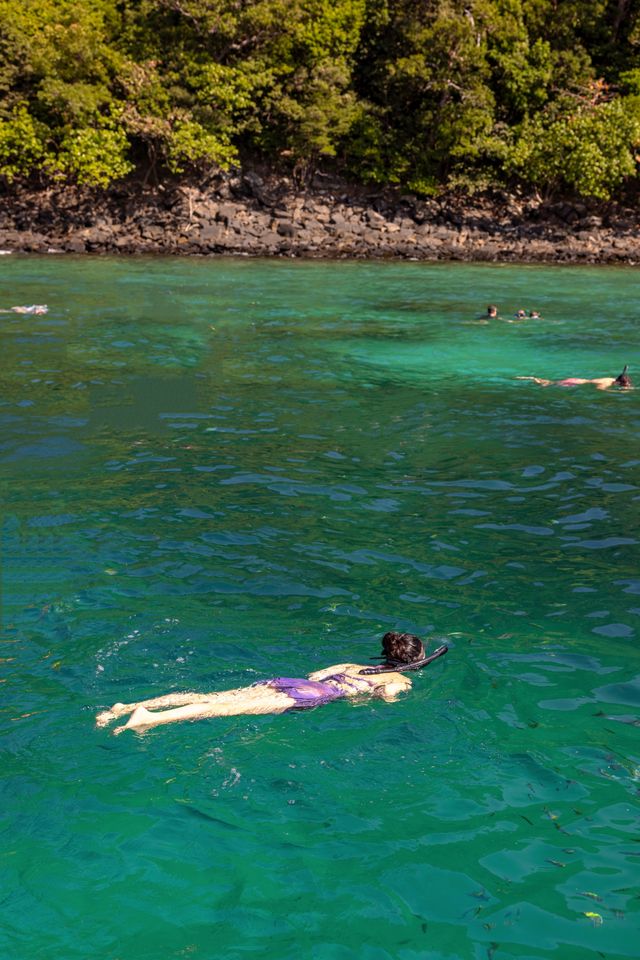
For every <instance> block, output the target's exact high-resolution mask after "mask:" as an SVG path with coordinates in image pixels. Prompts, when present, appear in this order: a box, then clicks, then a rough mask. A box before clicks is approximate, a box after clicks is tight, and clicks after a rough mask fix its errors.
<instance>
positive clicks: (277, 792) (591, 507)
mask: <svg viewBox="0 0 640 960" xmlns="http://www.w3.org/2000/svg"><path fill="white" fill-rule="evenodd" d="M32 303H46V304H48V306H49V311H48V313H46V314H41V315H28V314H27V315H24V314H16V313H2V314H0V343H1V349H2V390H1V392H0V421H1V431H0V483H1V485H2V486H1V490H2V504H3V516H2V570H1V573H2V576H1V585H2V611H1V623H2V647H1V649H0V694H1V697H0V728H1V740H0V744H1V750H2V759H1V764H0V771H1V779H0V785H1V791H2V794H1V796H2V843H1V845H0V858H1V862H2V877H3V883H2V907H1V920H2V922H1V924H0V953H1V956H2V957H3V958H7V960H178V958H179V960H217V958H225V960H250V958H256V960H258V958H259V960H299V958H304V960H469V958H470V960H485V958H488V960H507V958H514V960H515V958H517V960H543V958H545V960H546V958H554V960H584V958H594V960H595V958H602V957H604V958H608V960H619V958H636V957H637V956H638V953H639V946H638V945H639V944H640V842H639V841H640V831H639V822H640V802H639V792H640V744H639V731H638V727H639V726H640V650H639V648H638V630H639V624H640V620H639V618H640V569H639V563H638V559H639V553H638V540H639V534H640V531H639V524H638V517H639V506H640V502H639V501H640V480H639V470H638V467H639V466H640V450H639V446H638V436H639V427H640V389H636V390H630V391H623V390H616V389H613V390H604V391H602V390H597V389H595V388H594V387H593V386H591V385H584V386H580V387H574V388H566V387H559V386H548V387H544V386H541V385H539V384H536V383H534V382H533V381H530V380H518V379H517V378H518V377H521V376H522V377H525V376H539V377H544V378H548V379H562V378H565V377H584V378H593V377H604V376H613V377H615V376H616V375H617V374H618V373H620V371H621V369H622V367H623V365H624V364H626V363H628V364H629V365H630V370H629V372H630V374H631V376H632V377H635V379H636V382H637V384H638V385H639V386H640V349H639V346H640V338H639V327H638V304H639V303H640V273H638V271H637V269H633V268H587V267H585V268H565V267H553V268H551V267H522V266H512V265H466V264H464V265H463V264H451V265H446V264H420V263H347V262H337V263H328V262H322V263H301V262H293V261H277V262H270V261H260V260H257V261H251V260H247V259H237V260H204V259H202V260H197V259H190V260H180V259H135V258H132V259H121V260H119V259H98V258H95V259H94V258H90V257H85V258H77V259H74V258H61V257H56V256H50V257H24V258H18V257H13V256H11V257H9V256H5V257H2V258H1V259H0V307H3V308H5V309H8V308H10V307H11V306H13V305H20V304H32ZM490 303H496V304H497V305H498V307H499V316H498V318H496V319H492V320H490V321H487V320H486V319H484V318H483V314H485V313H486V308H487V305H488V304H490ZM519 308H523V309H525V310H527V311H529V310H531V309H535V310H539V311H540V313H541V314H542V317H541V319H529V320H525V321H523V322H520V323H518V322H513V317H514V314H515V312H516V311H517V310H518V309H519ZM392 629H398V630H403V631H411V632H416V633H418V634H419V635H420V636H422V637H424V638H425V641H426V645H427V648H428V650H431V649H433V648H434V647H435V646H436V645H437V643H439V642H441V641H440V638H442V637H446V638H447V642H448V645H449V653H448V655H447V656H446V657H444V658H441V659H439V660H437V661H436V662H435V663H433V664H432V665H431V666H430V667H428V668H427V669H426V670H424V671H422V672H420V673H416V674H413V675H412V679H413V689H412V690H411V691H410V692H409V693H407V694H404V695H402V696H401V697H399V698H398V699H397V700H396V701H395V702H392V703H387V702H384V701H383V700H379V699H371V698H368V699H352V700H341V701H337V702H335V703H331V704H328V705H326V706H323V707H319V708H317V709H315V710H306V711H293V712H289V713H284V714H281V715H277V716H271V715H267V716H237V717H227V718H217V719H208V720H201V721H199V722H197V723H188V722H187V723H176V724H171V725H167V726H162V727H159V728H157V729H154V730H150V731H148V732H147V733H145V734H142V735H141V734H136V733H133V732H131V731H126V732H125V733H124V734H123V735H122V736H118V737H114V736H113V735H112V734H111V731H110V729H109V728H107V729H96V726H95V715H96V713H97V712H98V711H99V710H104V709H105V708H107V707H109V706H110V705H111V704H113V703H114V702H115V701H121V700H122V701H132V700H140V699H143V698H146V697H153V696H157V695H159V694H164V693H168V692H172V691H184V690H196V691H200V692H204V691H211V690H224V689H226V688H233V687H239V686H245V685H248V684H251V683H254V682H256V681H260V680H265V679H268V678H270V677H275V676H281V675H285V676H289V677H303V676H306V675H307V674H308V673H309V672H311V671H313V670H318V669H319V668H321V667H324V666H327V665H330V664H333V663H343V662H345V661H350V662H356V663H365V664H366V663H370V662H371V661H370V658H371V657H373V656H376V655H377V654H378V653H379V650H380V637H381V635H382V634H383V633H384V632H385V631H387V630H392Z"/></svg>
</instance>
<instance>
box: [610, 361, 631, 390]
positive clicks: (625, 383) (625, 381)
mask: <svg viewBox="0 0 640 960" xmlns="http://www.w3.org/2000/svg"><path fill="white" fill-rule="evenodd" d="M628 369H629V364H628V363H625V365H624V370H623V371H622V373H621V374H620V375H619V376H617V377H616V379H615V380H614V381H613V382H614V383H617V384H618V386H619V387H631V386H633V384H632V382H631V377H630V376H629V375H628V374H627V370H628Z"/></svg>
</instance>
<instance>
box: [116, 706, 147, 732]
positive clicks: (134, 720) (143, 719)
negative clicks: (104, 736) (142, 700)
mask: <svg viewBox="0 0 640 960" xmlns="http://www.w3.org/2000/svg"><path fill="white" fill-rule="evenodd" d="M152 726H154V716H153V714H152V713H150V712H149V710H145V708H144V707H136V709H135V710H134V711H133V713H132V714H131V716H130V717H129V719H128V720H127V722H126V723H125V724H124V726H122V727H116V728H115V730H114V731H113V732H114V735H115V736H117V735H118V734H119V733H122V731H123V730H137V731H138V732H139V733H142V731H143V730H146V729H147V727H152Z"/></svg>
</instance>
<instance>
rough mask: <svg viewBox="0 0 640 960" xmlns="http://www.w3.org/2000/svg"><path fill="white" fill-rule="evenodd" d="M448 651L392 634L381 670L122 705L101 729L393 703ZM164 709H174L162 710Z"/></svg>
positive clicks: (334, 670)
mask: <svg viewBox="0 0 640 960" xmlns="http://www.w3.org/2000/svg"><path fill="white" fill-rule="evenodd" d="M447 649H448V648H447V647H446V646H444V645H443V646H440V647H438V649H437V650H435V651H434V652H433V653H432V654H430V655H429V656H426V655H425V649H424V646H423V644H422V641H421V640H420V638H419V637H416V636H415V634H412V633H397V632H396V631H391V632H389V633H385V635H384V636H383V638H382V656H381V657H379V658H375V659H380V660H382V661H383V662H382V663H381V664H380V665H378V666H376V667H364V666H362V665H361V664H357V663H339V664H335V665H334V666H332V667H325V668H324V669H323V670H316V671H315V672H314V673H310V674H309V677H308V678H306V679H301V678H294V677H276V678H275V679H273V680H260V681H258V683H254V684H252V685H251V686H249V687H240V688H239V689H236V690H223V691H220V692H219V693H169V694H166V695H165V696H161V697H154V698H152V699H151V700H142V701H140V702H139V703H116V704H114V705H113V707H111V709H110V710H105V711H103V712H102V713H99V714H98V716H97V717H96V725H97V726H98V727H105V726H106V725H107V724H108V723H110V722H111V721H112V720H116V719H117V718H118V717H123V716H126V714H131V716H130V717H129V720H128V721H127V723H125V724H124V725H123V726H120V727H116V728H115V730H114V731H113V732H114V733H115V734H118V733H122V731H123V730H138V731H143V730H148V729H149V728H150V727H156V726H159V725H160V724H165V723H174V722H176V721H179V720H200V719H203V718H205V717H233V716H237V715H238V714H265V713H285V712H286V711H288V710H305V709H309V708H310V707H319V706H322V705H323V704H325V703H330V702H331V701H332V700H339V699H342V698H344V697H358V696H376V697H382V698H383V699H384V700H387V701H392V700H394V699H395V698H396V696H397V695H398V694H399V693H403V692H404V691H406V690H409V689H410V688H411V680H409V678H408V677H403V676H402V673H403V672H404V671H406V670H420V669H422V667H426V666H427V664H428V663H432V662H433V661H434V660H436V659H437V658H438V657H440V656H442V654H444V653H446V652H447ZM158 707H170V708H173V709H168V710H167V709H162V710H159V711H157V708H158ZM152 710H153V711H154V712H151V711H152ZM156 711H157V712H156Z"/></svg>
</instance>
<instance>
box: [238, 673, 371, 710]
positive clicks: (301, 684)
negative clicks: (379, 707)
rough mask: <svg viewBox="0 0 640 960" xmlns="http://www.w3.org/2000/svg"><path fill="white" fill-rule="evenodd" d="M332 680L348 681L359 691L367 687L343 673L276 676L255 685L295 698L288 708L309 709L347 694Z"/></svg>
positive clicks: (367, 683)
mask: <svg viewBox="0 0 640 960" xmlns="http://www.w3.org/2000/svg"><path fill="white" fill-rule="evenodd" d="M330 680H334V681H337V682H338V683H348V684H349V685H350V686H353V687H355V688H356V689H357V690H358V692H359V691H360V690H361V689H362V690H363V692H364V689H365V688H364V687H360V686H359V684H358V683H357V681H354V679H353V678H352V677H347V676H345V675H344V674H342V673H336V674H335V675H334V676H332V677H327V679H326V680H306V679H300V678H298V677H276V678H275V679H274V680H262V681H260V682H259V683H257V684H255V686H257V687H261V686H264V687H271V689H272V690H278V691H279V692H280V693H286V695H287V696H288V697H291V699H292V700H295V703H294V704H292V705H291V706H290V707H289V708H288V709H289V710H308V709H309V708H310V707H319V706H322V704H325V703H331V701H332V700H339V699H340V698H341V697H346V696H347V693H346V691H345V690H341V689H340V688H339V687H337V686H334V684H333V683H330V682H329V681H330ZM365 682H366V685H367V687H368V688H369V689H371V686H372V685H371V683H369V681H365Z"/></svg>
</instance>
